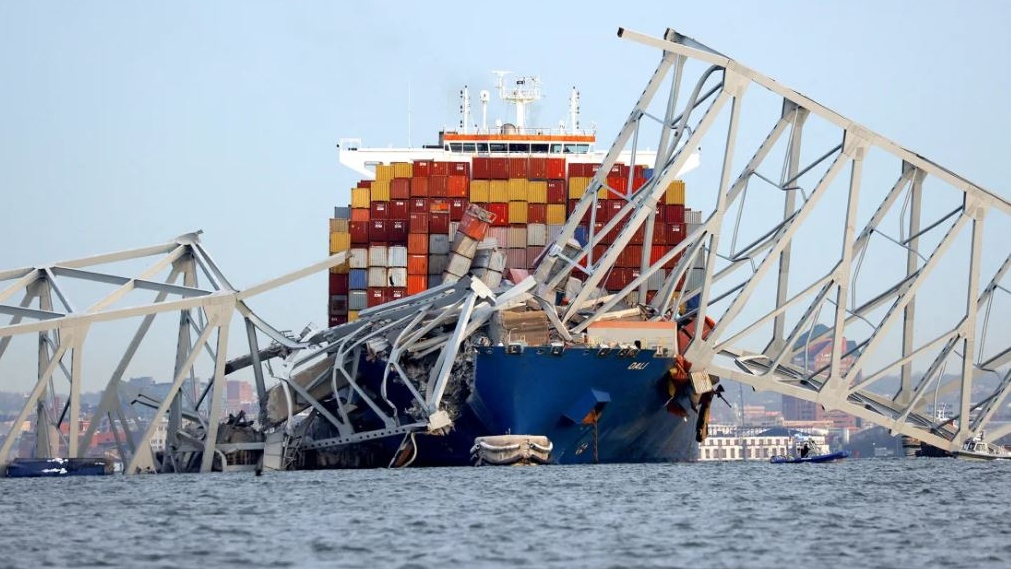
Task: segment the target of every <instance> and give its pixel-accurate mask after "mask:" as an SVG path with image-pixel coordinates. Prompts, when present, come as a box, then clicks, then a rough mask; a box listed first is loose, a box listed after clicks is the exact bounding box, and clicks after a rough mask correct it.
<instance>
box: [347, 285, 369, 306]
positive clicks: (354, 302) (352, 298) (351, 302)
mask: <svg viewBox="0 0 1011 569" xmlns="http://www.w3.org/2000/svg"><path fill="white" fill-rule="evenodd" d="M367 306H368V299H367V298H366V297H365V291H364V290H353V291H351V292H349V293H348V310H365V308H366V307H367Z"/></svg>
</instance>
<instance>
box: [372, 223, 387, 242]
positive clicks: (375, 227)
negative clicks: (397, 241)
mask: <svg viewBox="0 0 1011 569" xmlns="http://www.w3.org/2000/svg"><path fill="white" fill-rule="evenodd" d="M387 239H389V233H388V232H387V231H386V220H385V219H373V220H372V221H370V222H369V241H373V242H376V243H386V240H387Z"/></svg>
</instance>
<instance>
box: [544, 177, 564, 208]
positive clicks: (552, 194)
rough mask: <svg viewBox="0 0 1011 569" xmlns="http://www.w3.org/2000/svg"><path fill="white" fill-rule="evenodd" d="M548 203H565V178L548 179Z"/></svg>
mask: <svg viewBox="0 0 1011 569" xmlns="http://www.w3.org/2000/svg"><path fill="white" fill-rule="evenodd" d="M548 203H551V204H564V203H565V180H548Z"/></svg>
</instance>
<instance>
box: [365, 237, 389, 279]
mask: <svg viewBox="0 0 1011 569" xmlns="http://www.w3.org/2000/svg"><path fill="white" fill-rule="evenodd" d="M388 256H389V252H388V250H387V249H386V245H372V246H370V247H369V266H370V267H385V266H387V263H388ZM369 286H383V285H369Z"/></svg>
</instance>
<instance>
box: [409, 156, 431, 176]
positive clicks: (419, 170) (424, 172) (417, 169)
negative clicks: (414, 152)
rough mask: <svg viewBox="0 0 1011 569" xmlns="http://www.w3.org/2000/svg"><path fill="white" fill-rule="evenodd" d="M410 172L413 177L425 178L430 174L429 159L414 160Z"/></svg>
mask: <svg viewBox="0 0 1011 569" xmlns="http://www.w3.org/2000/svg"><path fill="white" fill-rule="evenodd" d="M411 174H412V175H413V176H414V177H415V178H427V177H429V176H431V175H432V161H431V160H415V161H414V164H412V165H411Z"/></svg>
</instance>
